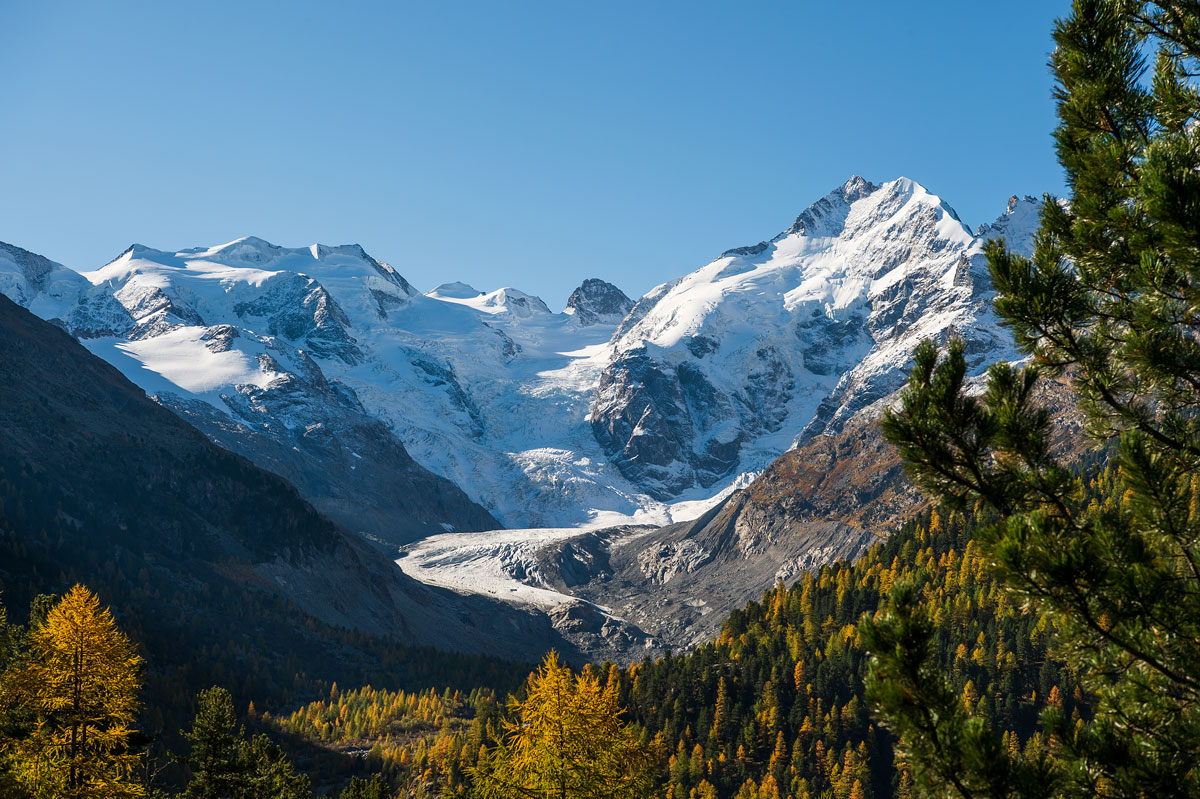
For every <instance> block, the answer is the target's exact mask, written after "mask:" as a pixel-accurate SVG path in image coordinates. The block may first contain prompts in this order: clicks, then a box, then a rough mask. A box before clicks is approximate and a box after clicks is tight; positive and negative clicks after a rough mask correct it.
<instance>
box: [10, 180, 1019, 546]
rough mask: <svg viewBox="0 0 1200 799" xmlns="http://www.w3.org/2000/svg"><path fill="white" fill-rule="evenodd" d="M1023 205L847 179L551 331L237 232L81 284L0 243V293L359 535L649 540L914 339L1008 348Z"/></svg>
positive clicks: (802, 432) (113, 265)
mask: <svg viewBox="0 0 1200 799" xmlns="http://www.w3.org/2000/svg"><path fill="white" fill-rule="evenodd" d="M1037 208H1038V204H1037V201H1035V200H1032V199H1031V198H1025V199H1023V200H1015V199H1014V201H1013V202H1012V203H1010V207H1009V208H1008V210H1007V211H1006V213H1005V214H1004V215H1003V216H1002V217H1001V218H1000V219H999V220H997V222H995V223H992V224H991V225H988V226H984V227H982V228H981V229H980V231H979V234H978V235H976V234H972V233H971V232H970V231H968V230H967V228H966V227H965V226H964V225H963V224H962V222H961V221H960V220H959V219H958V217H957V215H956V214H955V213H954V211H953V209H951V208H950V206H949V205H947V204H946V203H945V202H943V201H942V200H941V199H940V198H939V197H937V196H936V195H933V194H931V193H929V192H928V191H927V190H925V189H924V188H923V187H921V186H920V185H919V184H917V183H914V182H913V181H910V180H907V179H903V178H901V179H899V180H896V181H891V182H889V183H885V184H882V185H875V184H872V183H870V182H868V181H866V180H864V179H862V178H858V177H855V178H852V179H851V180H849V181H847V182H846V183H845V184H844V185H843V186H841V187H839V188H838V189H836V190H835V191H833V192H831V193H830V194H828V195H827V196H826V197H824V198H822V199H821V200H818V201H817V202H816V203H814V204H813V205H812V206H810V207H809V208H808V209H806V210H805V211H804V212H803V213H801V214H800V215H799V216H798V217H797V218H796V220H795V222H794V223H793V224H792V225H791V226H790V227H789V228H787V229H786V230H785V231H784V232H783V233H781V234H779V235H778V236H776V237H774V238H773V239H771V240H768V241H764V242H762V243H760V244H757V245H753V246H750V247H741V248H736V249H733V250H728V251H726V252H725V253H724V254H722V256H721V257H719V258H718V259H717V260H715V261H713V262H712V263H711V264H709V265H707V266H704V267H702V268H701V269H699V270H697V271H695V272H693V273H691V274H689V275H686V276H684V277H681V278H679V279H677V280H674V281H671V282H669V283H666V284H664V285H662V286H659V287H658V288H656V289H654V290H652V291H651V292H649V293H648V294H647V295H646V296H644V297H642V298H640V299H639V300H638V301H637V302H636V303H633V302H632V301H631V300H630V299H629V298H628V297H626V296H625V295H624V294H623V293H622V292H621V291H620V290H619V289H618V288H616V287H615V286H612V285H611V284H608V283H605V282H604V281H603V280H600V279H589V280H587V281H585V282H584V283H583V285H581V286H580V287H579V289H578V290H577V291H576V292H575V293H574V294H572V297H571V300H570V301H569V302H568V307H567V308H566V309H565V312H563V313H555V312H553V311H551V310H550V309H549V308H548V307H547V306H546V305H545V303H543V302H542V301H541V300H540V299H538V298H536V297H534V296H532V295H529V294H526V293H525V292H521V291H519V290H517V289H513V288H502V289H499V290H496V291H492V292H483V291H479V290H477V289H475V288H473V287H471V286H467V285H465V284H461V283H458V284H455V283H448V284H444V285H443V286H439V287H438V288H437V289H434V290H433V291H431V292H429V293H428V294H426V295H423V294H421V293H419V292H418V291H417V290H416V289H414V288H413V287H412V285H411V284H409V283H408V281H407V280H406V279H405V278H404V277H403V276H402V275H401V274H400V272H399V271H397V270H396V269H395V268H393V267H392V266H390V265H389V264H387V263H385V262H383V261H379V260H377V259H375V258H373V257H371V256H370V255H368V254H367V253H366V252H365V251H363V249H362V248H361V247H359V246H357V245H344V246H338V247H329V246H325V245H312V246H310V247H303V248H285V247H278V246H276V245H273V244H270V243H269V242H266V241H264V240H262V239H258V238H254V237H249V238H245V239H240V240H238V241H235V242H230V243H229V244H225V245H221V246H217V247H200V248H193V249H188V250H180V251H175V252H170V251H163V250H156V249H153V248H148V247H145V246H142V245H134V246H132V247H130V248H129V249H128V250H127V251H126V252H124V253H123V254H122V255H121V256H119V257H118V258H117V259H115V260H114V261H112V262H110V263H109V264H107V265H105V266H104V267H101V268H100V269H98V270H95V271H93V272H88V273H83V274H80V273H76V272H72V271H71V270H68V269H66V268H64V267H61V266H59V265H57V264H53V263H52V262H49V261H47V260H46V259H41V258H40V257H39V256H34V255H33V254H31V253H25V251H23V250H19V248H16V247H12V246H8V245H4V246H2V247H0V291H2V292H3V293H5V294H8V295H9V296H10V297H12V298H13V299H14V300H16V301H17V302H18V303H20V304H22V305H25V306H27V307H29V308H30V309H31V310H33V311H34V312H35V313H37V314H38V315H39V316H42V317H43V318H46V319H50V320H54V321H55V323H56V324H58V325H59V326H61V327H63V328H64V329H66V330H68V331H69V332H71V333H72V334H73V335H75V336H77V337H78V338H79V339H80V340H81V341H83V342H84V344H85V345H86V346H87V347H88V348H89V349H90V350H91V351H92V352H94V353H95V354H97V355H100V356H101V357H103V358H105V359H106V360H109V361H110V362H111V363H113V364H114V365H116V366H117V367H118V368H119V369H120V370H121V371H122V372H123V373H124V374H125V375H126V376H127V377H129V378H130V379H132V380H134V382H136V383H138V384H139V385H140V386H142V387H143V388H144V389H145V390H146V392H147V393H148V394H150V395H151V396H153V397H155V398H156V399H157V400H158V401H159V402H160V403H161V404H163V405H165V406H166V407H168V408H171V409H172V410H174V411H175V412H176V413H178V414H179V415H181V416H183V417H184V418H186V419H188V420H189V421H190V422H192V423H193V424H195V425H196V426H197V427H199V428H200V429H202V430H203V431H204V432H205V433H206V434H207V435H208V436H209V437H210V438H211V439H212V440H214V441H217V442H219V443H220V444H221V445H222V446H225V447H227V448H229V449H233V450H234V451H237V452H239V453H241V454H244V455H246V456H247V457H249V458H251V459H252V460H254V461H255V462H256V463H258V464H259V465H260V466H263V467H265V468H268V469H271V470H272V471H275V472H277V473H279V474H281V475H284V476H285V477H287V478H288V479H289V480H291V481H292V482H293V483H295V484H296V485H297V487H298V488H299V489H300V490H301V491H302V493H303V494H304V495H305V496H306V497H307V498H309V499H310V500H311V501H313V502H314V503H315V504H316V505H317V506H318V507H319V508H321V509H322V510H324V511H325V512H326V513H329V514H331V515H332V516H333V517H334V518H335V519H337V520H339V521H341V522H342V523H343V524H346V525H348V526H350V527H351V528H352V529H355V530H357V531H358V532H361V533H364V534H366V535H367V536H368V537H371V538H374V539H377V540H380V541H383V542H388V543H403V542H404V541H408V540H412V539H414V538H417V537H421V536H425V535H428V534H430V533H436V532H442V531H448V530H479V529H486V528H489V527H498V526H500V525H501V524H505V525H508V526H520V527H539V526H562V525H577V524H581V523H593V524H598V523H606V522H611V523H629V522H633V523H649V524H662V523H666V522H670V521H672V520H674V519H681V518H689V517H691V516H695V515H696V513H698V512H700V510H702V509H703V508H704V507H708V506H711V504H712V503H713V502H715V501H716V500H717V499H719V497H720V496H722V495H724V494H725V493H728V491H729V490H731V488H732V487H733V485H734V484H735V483H737V482H739V481H740V482H742V483H744V482H745V478H744V477H740V476H741V475H745V474H746V473H755V472H757V471H759V470H761V469H763V468H765V467H766V466H767V464H769V463H770V462H771V461H772V460H773V459H774V458H776V457H777V456H778V455H780V454H781V453H783V452H784V451H786V450H787V449H788V448H789V447H791V446H793V445H795V444H797V443H802V442H803V441H805V440H807V439H808V438H810V437H812V436H814V435H818V434H820V433H822V432H836V431H837V430H840V429H841V428H842V427H843V426H844V425H845V424H846V423H847V422H848V421H850V420H851V419H853V418H855V417H856V416H857V415H858V414H860V413H862V412H864V411H865V410H866V409H868V408H870V407H871V406H872V405H873V404H875V403H878V402H879V401H881V400H882V399H883V398H885V397H886V396H887V395H888V394H889V393H890V392H891V391H893V390H894V389H895V388H896V387H897V386H898V385H899V382H900V381H901V380H902V379H903V374H904V369H905V365H906V364H907V359H908V355H909V352H910V351H911V348H912V345H913V344H914V343H915V342H916V340H917V339H919V338H920V337H922V336H925V335H932V336H934V337H938V338H944V337H945V336H947V335H956V334H957V335H964V336H965V337H966V338H967V339H968V343H969V352H970V354H971V358H972V367H973V368H976V369H980V368H982V367H983V365H984V364H986V363H987V362H990V361H991V360H996V359H1001V358H1006V357H1009V356H1011V351H1010V349H1008V348H1007V344H1006V342H1007V341H1008V339H1007V336H1005V335H1004V334H1003V332H1002V331H998V328H997V326H996V324H995V320H994V317H993V316H992V315H991V313H990V308H989V301H990V294H989V292H990V286H989V285H988V283H987V278H986V272H985V269H984V266H983V263H982V256H981V247H982V241H983V239H984V237H985V236H988V235H996V234H998V233H999V234H1003V235H1006V236H1007V237H1009V239H1010V243H1011V244H1013V245H1014V246H1015V247H1016V248H1017V249H1023V248H1027V247H1028V244H1029V241H1030V237H1031V235H1032V232H1033V230H1034V229H1035V228H1036V222H1037V215H1038V214H1037ZM459 489H461V491H459Z"/></svg>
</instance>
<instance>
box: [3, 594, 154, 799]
mask: <svg viewBox="0 0 1200 799" xmlns="http://www.w3.org/2000/svg"><path fill="white" fill-rule="evenodd" d="M41 616H42V614H40V613H38V614H35V616H34V618H35V620H37V621H38V622H39V623H37V624H36V626H34V627H33V629H32V630H31V632H30V640H29V644H30V652H29V654H28V656H27V657H25V658H22V659H21V660H19V661H18V663H17V664H16V665H15V666H14V667H13V668H10V669H9V671H8V673H6V675H5V679H6V682H7V683H9V684H8V685H7V688H8V690H9V691H10V692H11V694H10V696H11V697H12V701H13V704H14V705H15V706H16V707H18V708H20V709H21V710H23V711H25V712H26V713H28V714H29V717H30V721H31V729H30V730H29V732H28V734H26V735H22V736H21V737H19V738H18V739H17V740H15V741H14V742H13V745H12V752H13V760H14V766H15V769H14V770H15V772H16V774H15V776H16V778H17V780H18V781H19V782H20V783H21V784H22V785H23V786H24V788H25V790H27V791H28V792H29V794H30V795H31V796H34V797H88V799H107V797H136V796H141V795H142V793H143V791H142V788H141V786H140V785H139V784H137V783H136V782H135V781H134V779H133V774H134V770H135V769H136V768H137V766H138V763H139V761H140V756H139V755H138V753H136V752H132V751H130V746H129V739H130V735H131V733H132V732H133V730H132V725H133V723H134V721H135V718H136V714H137V709H138V701H137V692H138V689H139V687H140V686H139V671H140V668H141V658H139V657H138V655H137V653H136V652H135V651H134V649H133V646H132V644H130V642H129V639H128V638H126V637H125V635H124V633H122V632H121V631H120V630H119V629H117V625H116V623H115V622H114V621H113V617H112V614H111V613H110V612H109V610H108V609H107V608H101V607H100V601H99V600H98V599H97V598H96V596H95V595H94V594H92V593H91V592H90V591H88V589H86V588H84V587H83V586H82V585H76V586H75V587H74V588H72V589H71V590H70V591H69V592H67V594H66V596H64V597H63V598H62V599H61V600H60V601H59V602H57V603H56V604H55V605H54V606H53V607H52V608H50V609H49V611H48V612H45V613H44V618H39V617H41Z"/></svg>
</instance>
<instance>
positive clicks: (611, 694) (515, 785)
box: [475, 652, 652, 799]
mask: <svg viewBox="0 0 1200 799" xmlns="http://www.w3.org/2000/svg"><path fill="white" fill-rule="evenodd" d="M510 710H511V711H512V713H513V715H514V719H513V720H511V721H508V722H506V723H505V732H504V735H503V738H502V740H501V741H500V742H499V743H498V744H497V745H496V746H494V747H492V748H490V749H488V750H487V752H486V754H485V755H484V756H483V757H481V758H480V762H479V766H478V767H477V768H476V770H475V776H476V781H477V785H478V788H479V792H480V795H481V796H483V797H484V799H600V798H601V797H603V799H645V797H646V796H649V794H650V787H651V781H652V778H651V774H650V768H649V755H648V753H647V752H646V750H645V748H644V747H643V746H642V744H641V742H640V741H639V740H638V739H637V737H636V736H635V735H634V734H633V732H632V731H631V730H630V729H629V728H628V727H627V726H626V725H625V724H624V723H623V722H622V721H621V718H620V716H621V707H620V705H619V704H618V702H617V686H616V683H615V681H612V680H610V681H608V682H607V683H606V684H601V682H600V680H599V679H598V678H597V677H596V676H595V675H594V674H591V673H588V672H585V673H583V674H580V675H578V676H575V677H572V675H571V670H570V669H569V668H567V667H566V666H564V665H562V664H561V663H560V662H559V660H558V655H557V654H555V653H554V652H551V653H550V654H549V655H547V656H546V659H545V661H544V662H543V663H542V666H541V667H540V668H539V669H538V670H537V671H536V672H534V674H533V675H531V677H530V681H529V689H528V693H527V695H526V698H525V700H524V701H522V702H516V701H513V702H512V703H510Z"/></svg>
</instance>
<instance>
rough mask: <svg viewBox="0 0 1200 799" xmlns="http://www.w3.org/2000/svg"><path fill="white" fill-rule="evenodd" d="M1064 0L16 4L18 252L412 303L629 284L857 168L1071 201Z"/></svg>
mask: <svg viewBox="0 0 1200 799" xmlns="http://www.w3.org/2000/svg"><path fill="white" fill-rule="evenodd" d="M1067 6H1068V3H1067V2H1066V0H1013V1H1012V2H1008V3H977V2H962V0H938V1H936V2H935V1H933V0H931V1H930V2H912V3H897V2H866V1H863V0H860V1H859V2H844V1H843V2H819V3H817V2H800V0H793V2H786V3H784V2H780V3H765V2H763V3H756V2H723V3H715V2H714V3H709V2H687V3H685V2H620V1H618V2H573V1H571V0H565V1H564V0H557V1H555V2H524V1H522V2H477V3H464V2H456V1H455V0H437V2H420V3H413V2H406V3H401V2H378V3H361V2H328V1H325V2H288V3H274V2H270V3H268V2H262V3H250V2H224V1H223V0H207V1H206V2H194V3H193V2H176V1H175V0H173V1H172V2H146V3H127V2H105V3H97V2H94V1H93V0H88V2H79V3H60V2H56V1H55V0H39V1H38V2H33V1H32V0H30V1H29V2H22V1H21V0H0V26H2V27H3V29H4V35H3V44H2V45H0V109H2V111H0V159H2V161H0V167H2V168H0V240H3V241H7V242H10V243H13V244H17V245H19V246H22V247H25V248H27V249H30V250H33V251H35V252H39V253H42V254H44V255H47V256H49V257H50V258H53V259H54V260H57V261H61V262H63V263H65V264H67V265H68V266H73V267H76V268H81V269H90V268H94V267H96V266H99V265H100V264H102V263H104V262H106V261H108V260H109V259H111V258H113V257H114V256H116V255H117V254H118V253H119V252H120V251H121V250H123V249H124V248H125V247H126V246H128V245H129V244H131V243H133V242H135V241H136V242H140V243H143V244H147V245H149V246H153V247H160V248H163V249H168V248H169V249H176V248H183V247H191V246H198V245H202V244H203V245H211V244H217V243H222V242H224V241H228V240H231V239H234V238H237V237H239V236H244V235H251V234H253V235H257V236H261V237H263V238H266V239H268V240H270V241H273V242H275V243H277V244H282V245H287V246H303V245H307V244H311V243H313V242H314V241H320V242H322V243H326V244H340V243H349V242H358V243H361V244H362V245H363V246H364V247H366V249H367V251H368V252H370V253H371V254H373V255H375V256H376V257H377V258H380V259H382V260H386V261H389V262H391V263H392V264H394V265H395V266H396V267H397V268H398V269H399V270H400V271H401V273H402V274H404V275H405V276H406V277H408V278H409V280H411V281H412V282H413V283H414V284H415V285H417V286H418V288H420V289H422V290H428V289H430V288H432V287H433V286H435V285H437V284H438V283H442V282H446V281H451V280H464V281H467V282H470V283H471V284H473V285H475V286H476V287H477V288H480V289H484V290H488V289H493V288H498V287H500V286H502V285H511V286H516V287H519V288H522V289H524V290H526V291H530V292H533V293H536V294H540V295H541V296H542V297H543V298H544V299H546V301H547V302H548V303H550V305H551V306H552V307H556V308H558V307H561V306H562V304H563V302H564V301H565V300H566V296H567V294H568V293H569V292H570V290H571V289H572V288H573V287H574V286H575V285H576V284H578V283H579V282H580V281H581V280H583V279H584V278H586V277H593V276H598V277H603V278H605V279H608V280H611V281H612V282H614V283H616V284H618V285H619V286H621V287H622V288H623V289H624V290H625V291H626V292H627V293H629V294H630V295H633V296H636V295H638V294H641V293H643V292H644V291H646V290H648V289H649V288H651V287H652V286H654V285H655V284H657V283H660V282H662V281H665V280H668V279H670V278H672V277H675V276H678V275H680V274H683V273H685V272H688V271H691V270H692V269H695V268H697V267H699V266H701V265H703V264H704V263H706V262H707V261H709V260H711V259H712V258H713V257H715V256H716V255H717V254H718V253H719V252H720V251H721V250H724V249H727V248H729V247H734V246H739V245H743V244H750V243H754V242H757V241H759V240H761V239H764V238H767V237H769V236H772V235H774V234H775V233H777V232H779V231H780V230H782V229H783V228H785V227H786V226H787V225H788V224H790V222H791V220H792V219H793V217H795V215H796V214H797V213H799V212H800V211H801V210H803V209H804V207H806V206H807V205H808V204H809V203H810V202H812V201H813V200H815V199H817V198H819V197H820V196H821V195H823V194H824V193H826V192H827V191H828V190H829V189H831V188H833V187H834V186H837V185H838V184H840V183H841V182H842V181H844V180H845V179H846V178H847V177H848V176H850V175H851V174H855V173H857V174H862V175H864V176H865V177H867V178H868V179H871V180H875V181H883V180H888V179H891V178H894V177H897V176H899V175H905V176H908V177H911V178H913V179H915V180H917V181H919V182H921V183H923V184H925V185H926V186H927V187H928V188H929V189H930V190H932V191H934V192H936V193H938V194H940V195H941V196H942V197H943V198H945V199H946V200H947V201H948V202H950V203H951V204H952V205H953V206H954V207H955V208H956V209H957V210H958V212H959V214H960V216H961V217H962V218H963V220H964V221H966V222H967V223H968V224H969V225H971V226H975V225H977V224H979V223H981V222H985V221H990V220H991V219H993V218H995V217H996V216H997V215H998V214H999V213H1000V212H1001V211H1002V210H1003V208H1004V203H1005V201H1006V200H1007V198H1008V196H1009V195H1011V194H1014V193H1018V194H1040V193H1042V192H1044V191H1053V192H1058V191H1061V190H1062V176H1061V171H1060V170H1059V168H1058V165H1057V163H1056V162H1055V160H1054V156H1053V151H1052V147H1051V140H1050V132H1051V130H1052V128H1053V125H1054V108H1053V104H1052V102H1051V100H1050V90H1051V78H1050V74H1049V71H1048V69H1047V67H1046V59H1047V56H1048V54H1049V52H1050V49H1051V46H1052V42H1051V38H1050V31H1051V24H1052V21H1053V19H1054V17H1056V16H1058V15H1061V14H1062V13H1065V11H1066V8H1067Z"/></svg>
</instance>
